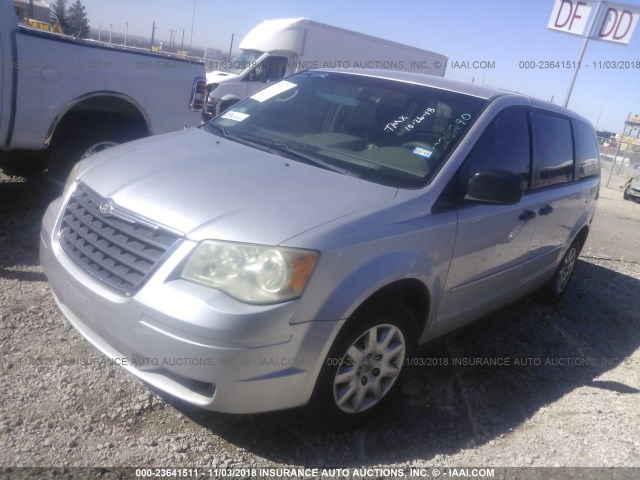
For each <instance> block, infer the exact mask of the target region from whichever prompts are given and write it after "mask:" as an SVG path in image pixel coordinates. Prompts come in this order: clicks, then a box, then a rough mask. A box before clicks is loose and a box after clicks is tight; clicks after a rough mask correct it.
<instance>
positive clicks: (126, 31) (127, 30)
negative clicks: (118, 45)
mask: <svg viewBox="0 0 640 480" xmlns="http://www.w3.org/2000/svg"><path fill="white" fill-rule="evenodd" d="M124 24H125V25H126V26H127V28H126V29H125V31H124V46H125V47H126V46H127V35H129V22H124Z"/></svg>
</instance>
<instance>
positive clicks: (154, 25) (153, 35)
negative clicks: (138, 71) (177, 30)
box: [151, 20, 156, 50]
mask: <svg viewBox="0 0 640 480" xmlns="http://www.w3.org/2000/svg"><path fill="white" fill-rule="evenodd" d="M155 39H156V21H155V20H154V21H153V26H152V27H151V50H153V44H154V42H155Z"/></svg>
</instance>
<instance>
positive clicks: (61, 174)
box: [49, 122, 145, 181]
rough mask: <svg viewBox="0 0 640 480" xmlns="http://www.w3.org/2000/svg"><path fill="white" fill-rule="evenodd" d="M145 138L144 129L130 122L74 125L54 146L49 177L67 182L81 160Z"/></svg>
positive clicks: (67, 129)
mask: <svg viewBox="0 0 640 480" xmlns="http://www.w3.org/2000/svg"><path fill="white" fill-rule="evenodd" d="M144 136H145V133H144V132H142V131H141V129H139V128H136V127H135V126H132V125H130V124H127V123H119V124H117V125H115V124H114V123H111V122H110V123H101V124H96V123H93V122H90V123H87V124H79V123H74V124H73V125H71V126H69V127H67V128H66V129H65V131H64V132H62V133H61V134H60V136H59V138H57V139H55V140H54V142H53V144H52V145H51V155H50V157H49V174H50V175H51V176H52V177H53V178H54V179H56V180H60V181H64V180H65V179H66V178H67V175H68V174H69V172H70V171H71V169H72V168H73V166H74V165H75V164H76V163H77V162H79V161H80V160H84V159H85V158H87V157H89V156H91V155H93V154H94V153H98V152H101V151H103V150H106V149H108V148H111V147H113V146H115V145H119V144H120V143H124V142H128V141H130V140H134V139H136V138H141V137H144Z"/></svg>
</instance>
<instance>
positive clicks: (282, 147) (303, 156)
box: [237, 137, 351, 175]
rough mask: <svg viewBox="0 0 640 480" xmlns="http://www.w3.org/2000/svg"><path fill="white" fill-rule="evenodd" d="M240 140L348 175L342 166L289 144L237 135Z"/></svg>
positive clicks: (347, 171) (348, 172)
mask: <svg viewBox="0 0 640 480" xmlns="http://www.w3.org/2000/svg"><path fill="white" fill-rule="evenodd" d="M237 138H239V139H240V140H244V141H246V142H249V143H254V144H258V145H261V146H263V147H267V149H268V151H272V150H275V151H276V152H278V153H280V154H285V155H286V156H289V157H293V158H294V159H295V160H300V161H302V162H303V163H306V164H308V165H314V166H316V167H320V168H324V169H325V170H329V171H331V172H336V173H341V174H342V175H350V174H351V172H350V171H349V170H345V169H344V168H340V167H337V166H336V165H334V164H332V163H329V162H326V161H324V160H322V159H321V158H318V157H317V156H315V155H310V154H308V153H304V152H302V151H300V150H298V149H296V148H291V147H290V146H289V145H286V144H284V143H278V142H270V141H268V140H262V139H257V138H253V137H252V138H247V137H237Z"/></svg>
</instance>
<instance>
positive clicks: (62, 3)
mask: <svg viewBox="0 0 640 480" xmlns="http://www.w3.org/2000/svg"><path fill="white" fill-rule="evenodd" d="M51 12H52V13H53V15H52V19H51V23H52V24H53V23H55V20H54V19H53V17H54V16H55V17H56V18H57V19H58V22H60V26H61V27H62V30H64V32H65V33H67V30H68V29H69V22H68V20H67V0H57V1H56V2H55V3H54V4H53V5H51Z"/></svg>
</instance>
